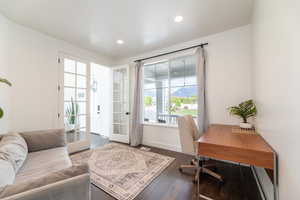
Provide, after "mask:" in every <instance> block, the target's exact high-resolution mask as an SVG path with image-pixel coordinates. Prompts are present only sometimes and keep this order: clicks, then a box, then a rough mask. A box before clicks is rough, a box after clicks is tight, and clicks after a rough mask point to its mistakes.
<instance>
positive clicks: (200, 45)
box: [134, 43, 208, 62]
mask: <svg viewBox="0 0 300 200" xmlns="http://www.w3.org/2000/svg"><path fill="white" fill-rule="evenodd" d="M206 45H208V43H203V44H198V45H194V46H191V47H187V48H183V49H179V50H176V51H171V52H168V53H162V54H158V55H156V56H151V57H147V58H142V59H138V60H135V61H134V62H140V61H143V60H148V59H151V58H157V57H160V56H165V55H169V54H172V53H177V52H180V51H185V50H188V49H193V48H196V47H201V48H203V46H206Z"/></svg>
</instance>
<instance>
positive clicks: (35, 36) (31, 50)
mask: <svg viewBox="0 0 300 200" xmlns="http://www.w3.org/2000/svg"><path fill="white" fill-rule="evenodd" d="M8 33H9V39H8V46H9V48H7V52H8V59H9V78H10V80H11V82H12V83H13V87H12V88H10V89H11V97H10V103H11V110H10V113H11V115H10V127H9V130H13V131H27V130H36V129H48V128H56V127H58V126H59V125H58V120H57V113H58V93H57V85H58V77H59V74H58V63H57V58H58V55H59V53H60V52H63V53H67V54H70V55H72V56H75V57H76V56H77V57H80V58H84V59H87V60H89V61H91V62H95V63H100V64H105V65H110V64H111V63H110V62H111V61H110V60H109V59H108V58H105V57H101V56H99V55H98V54H96V53H93V52H90V51H87V50H84V49H80V48H77V47H75V46H73V45H71V44H69V43H67V42H64V41H61V40H57V39H54V38H52V37H49V36H47V35H45V34H42V33H40V32H37V31H34V30H32V29H29V28H26V27H24V26H21V25H18V24H15V23H13V22H11V21H10V22H9V28H8ZM0 39H1V38H0ZM1 42H2V41H1Z"/></svg>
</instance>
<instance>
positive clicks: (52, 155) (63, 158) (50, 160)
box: [15, 147, 72, 183]
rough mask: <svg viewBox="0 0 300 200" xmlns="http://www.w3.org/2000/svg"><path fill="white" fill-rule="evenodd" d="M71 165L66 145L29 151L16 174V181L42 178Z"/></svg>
mask: <svg viewBox="0 0 300 200" xmlns="http://www.w3.org/2000/svg"><path fill="white" fill-rule="evenodd" d="M70 166H72V163H71V160H70V158H69V154H68V151H67V148H66V147H59V148H53V149H48V150H43V151H37V152H33V153H29V154H28V156H27V159H26V161H25V163H24V165H23V166H22V168H21V169H20V171H19V173H18V174H17V175H16V180H15V183H21V182H26V181H29V180H31V179H34V178H40V177H42V176H45V175H46V174H49V173H52V172H57V171H59V170H62V169H65V168H68V167H70Z"/></svg>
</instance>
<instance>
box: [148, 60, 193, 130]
mask: <svg viewBox="0 0 300 200" xmlns="http://www.w3.org/2000/svg"><path fill="white" fill-rule="evenodd" d="M143 73H144V88H143V90H144V91H143V97H144V98H143V99H144V121H145V122H151V123H163V124H177V118H178V116H181V115H187V114H189V115H192V116H193V117H195V118H196V117H197V112H198V111H197V109H198V108H197V78H196V65H195V57H194V56H185V57H180V58H176V59H172V60H168V61H162V62H159V63H155V64H146V65H144V70H143Z"/></svg>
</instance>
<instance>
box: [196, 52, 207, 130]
mask: <svg viewBox="0 0 300 200" xmlns="http://www.w3.org/2000/svg"><path fill="white" fill-rule="evenodd" d="M205 57H206V54H205V49H204V48H203V47H199V48H198V49H197V50H196V72H197V83H198V91H197V92H198V128H199V134H200V135H201V134H203V132H204V131H206V130H207V128H208V116H207V106H206V76H205V71H206V69H205V66H206V59H205ZM200 135H199V136H200Z"/></svg>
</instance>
